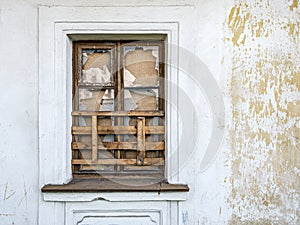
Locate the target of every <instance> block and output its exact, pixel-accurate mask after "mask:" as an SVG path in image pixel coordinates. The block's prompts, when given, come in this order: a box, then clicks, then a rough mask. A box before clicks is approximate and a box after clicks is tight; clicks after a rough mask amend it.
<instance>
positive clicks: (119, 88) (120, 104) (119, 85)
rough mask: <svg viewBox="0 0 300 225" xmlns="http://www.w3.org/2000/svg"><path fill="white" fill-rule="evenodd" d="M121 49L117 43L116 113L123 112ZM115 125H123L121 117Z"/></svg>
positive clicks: (117, 152) (119, 168)
mask: <svg viewBox="0 0 300 225" xmlns="http://www.w3.org/2000/svg"><path fill="white" fill-rule="evenodd" d="M121 49H122V47H121V43H120V42H118V43H117V111H122V110H124V107H123V102H124V100H123V69H122V67H123V63H122V60H121V59H122V56H121V54H122V51H121ZM117 124H118V126H120V125H123V117H118V118H117ZM117 141H118V142H121V141H123V136H122V135H118V136H117ZM115 157H116V158H117V159H120V158H121V151H120V150H116V154H115ZM116 170H117V171H121V166H118V165H116Z"/></svg>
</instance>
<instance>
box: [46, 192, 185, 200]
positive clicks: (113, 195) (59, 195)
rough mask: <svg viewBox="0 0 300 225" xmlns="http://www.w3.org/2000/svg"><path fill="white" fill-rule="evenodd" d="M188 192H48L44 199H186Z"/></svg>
mask: <svg viewBox="0 0 300 225" xmlns="http://www.w3.org/2000/svg"><path fill="white" fill-rule="evenodd" d="M187 195H188V193H187V192H161V193H158V192H126V194H124V192H123V193H122V192H72V193H69V192H67V193H64V192H47V193H43V199H44V201H47V202H92V201H102V200H103V201H108V202H143V201H184V200H186V199H187Z"/></svg>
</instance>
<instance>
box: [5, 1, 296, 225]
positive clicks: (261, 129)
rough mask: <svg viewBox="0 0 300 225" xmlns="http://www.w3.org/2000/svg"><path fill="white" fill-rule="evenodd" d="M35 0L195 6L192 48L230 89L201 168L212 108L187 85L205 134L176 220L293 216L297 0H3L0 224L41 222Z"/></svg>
mask: <svg viewBox="0 0 300 225" xmlns="http://www.w3.org/2000/svg"><path fill="white" fill-rule="evenodd" d="M220 2H222V3H220ZM38 5H46V6H49V7H55V6H68V7H72V6H83V5H84V6H98V7H99V6H101V5H102V6H103V5H106V6H107V5H110V6H113V5H122V6H125V5H126V6H132V7H135V6H137V5H153V6H159V5H165V6H166V5H181V6H184V5H195V7H196V8H197V15H198V17H199V18H198V20H199V21H198V22H197V24H198V29H195V28H193V27H191V30H193V32H194V31H195V30H197V32H199V35H198V39H197V40H196V42H195V43H197V44H196V46H195V49H196V50H195V52H196V55H197V56H198V57H199V58H200V59H201V61H202V62H204V63H205V64H206V65H207V67H208V68H209V69H210V71H211V72H212V74H213V76H214V77H215V79H216V80H217V82H218V84H219V85H220V87H221V89H222V91H224V93H225V92H226V93H228V99H226V102H227V103H228V104H226V107H228V108H227V109H226V111H227V112H228V113H227V116H226V118H225V119H226V124H228V126H227V131H228V136H227V145H226V144H225V143H223V146H221V148H220V151H219V155H218V157H217V159H216V160H215V161H214V162H213V163H212V165H211V166H210V167H209V168H208V169H207V170H206V171H200V170H199V162H201V160H202V156H203V154H204V151H205V145H206V144H207V142H208V140H206V137H208V134H209V132H210V131H211V116H210V113H211V112H208V111H209V110H208V111H206V110H207V108H205V107H204V108H205V110H203V105H204V104H207V101H206V100H205V99H200V98H202V97H203V96H200V95H202V94H203V93H202V92H201V90H193V89H192V88H191V90H188V91H190V92H191V93H190V94H191V96H197V101H199V102H198V103H197V105H198V106H199V107H198V108H199V109H200V110H199V114H201V116H202V115H204V116H203V117H202V120H201V121H200V123H199V124H200V125H201V127H200V132H199V133H200V134H201V137H200V141H203V142H201V147H200V148H199V149H198V150H199V152H198V153H197V154H196V155H195V157H194V158H193V159H192V162H190V163H187V167H185V168H183V169H184V170H185V172H184V178H183V180H186V181H188V182H190V187H191V191H190V193H189V200H188V201H187V202H185V203H183V204H181V206H180V210H181V211H180V215H179V217H180V218H181V219H182V220H181V221H180V224H184V225H188V224H189V225H191V224H195V225H198V224H216V225H219V224H292V225H296V224H298V223H299V220H300V209H299V208H300V206H299V199H300V193H299V189H300V181H299V180H300V179H299V175H300V171H299V169H300V156H299V148H300V145H299V143H300V142H299V136H300V134H299V132H300V130H299V129H300V122H299V117H300V100H299V99H300V83H299V79H300V50H299V48H300V43H299V42H300V39H299V32H300V8H299V1H298V0H269V1H268V0H248V1H243V0H224V1H219V0H209V1H208V0H201V1H200V0H199V1H196V0H192V1H180V0H170V1H162V0H151V1H146V0H145V1H141V0H126V1H115V2H112V1H110V0H103V1H101V2H100V1H94V0H86V1H75V0H65V1H62V0H39V1H37V0H0V33H1V35H0V49H1V52H0V61H1V66H0V76H1V82H0V92H1V95H0V112H1V113H0V115H1V120H0V140H1V141H0V225H2V224H3V225H9V224H21V225H23V224H30V225H31V224H38V222H37V221H38V207H39V206H38V204H39V201H38V199H39V197H40V190H39V186H38V177H39V176H38V167H39V162H38V154H39V151H38V121H37V118H38V66H39V65H38V60H37V59H38V53H37V52H38V51H37V46H38V30H37V23H38ZM224 40H225V41H224ZM223 45H224V46H223ZM224 49H225V50H224ZM224 51H226V52H227V53H224ZM223 67H224V68H225V71H223V70H224V68H223ZM226 77H228V86H226ZM189 85H190V84H186V86H187V87H192V85H190V86H189ZM199 96H200V97H199ZM194 99H196V98H195V97H194ZM194 138H196V137H194ZM202 150H203V151H202ZM56 213H58V214H59V213H62V212H58V211H57V212H56ZM52 217H53V216H52V215H49V218H52ZM42 219H44V218H42ZM49 221H51V220H49ZM49 223H51V222H49Z"/></svg>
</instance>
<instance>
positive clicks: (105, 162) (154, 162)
mask: <svg viewBox="0 0 300 225" xmlns="http://www.w3.org/2000/svg"><path fill="white" fill-rule="evenodd" d="M72 164H73V165H136V159H98V160H97V161H96V162H95V163H93V162H92V160H89V159H87V160H86V159H73V160H72ZM144 165H145V166H150V165H157V166H161V165H164V159H163V158H146V159H144Z"/></svg>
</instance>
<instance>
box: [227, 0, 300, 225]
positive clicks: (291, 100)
mask: <svg viewBox="0 0 300 225" xmlns="http://www.w3.org/2000/svg"><path fill="white" fill-rule="evenodd" d="M227 30H228V35H227V40H226V42H227V44H228V45H229V46H230V49H231V56H232V62H231V63H232V65H231V69H230V70H231V71H230V82H229V83H230V95H231V96H230V99H231V113H230V114H231V124H230V145H231V152H230V154H229V155H228V160H229V161H230V162H231V175H230V178H229V179H226V181H225V182H228V184H229V185H230V196H228V199H227V201H228V203H229V205H230V207H231V209H232V212H233V213H232V216H231V220H230V222H229V224H300V205H299V204H300V203H299V199H300V153H299V151H300V140H299V136H300V129H299V128H300V121H299V120H300V51H299V50H300V39H299V31H300V9H299V2H298V0H252V1H251V0H250V1H243V0H236V1H235V3H234V6H233V7H232V8H231V10H230V12H229V14H228V17H227Z"/></svg>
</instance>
